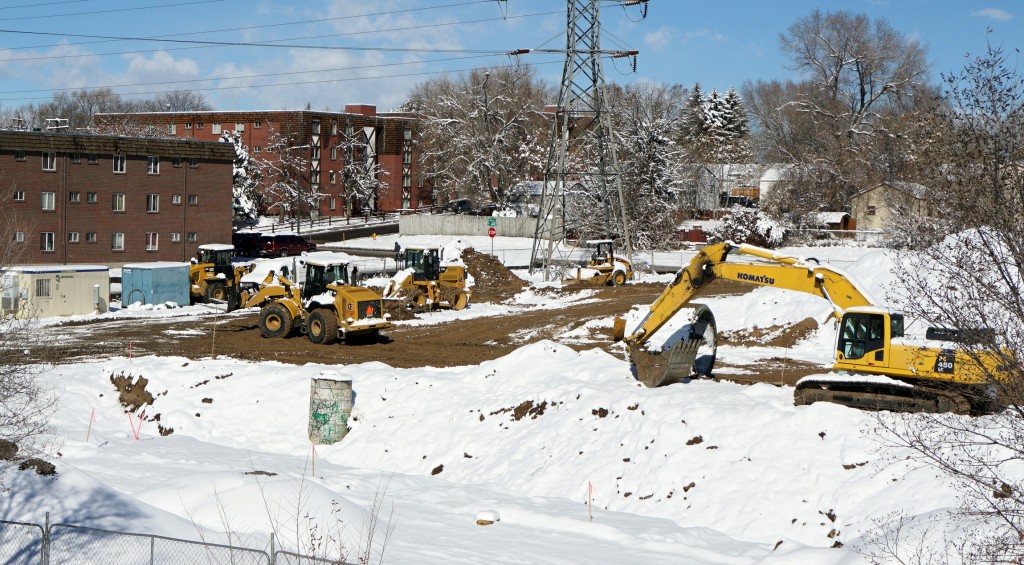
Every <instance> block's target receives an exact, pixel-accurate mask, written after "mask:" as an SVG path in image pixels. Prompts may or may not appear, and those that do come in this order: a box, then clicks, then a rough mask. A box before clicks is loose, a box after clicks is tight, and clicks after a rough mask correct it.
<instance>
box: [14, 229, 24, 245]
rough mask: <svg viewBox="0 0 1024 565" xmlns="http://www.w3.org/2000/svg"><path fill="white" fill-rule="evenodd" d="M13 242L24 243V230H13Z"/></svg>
mask: <svg viewBox="0 0 1024 565" xmlns="http://www.w3.org/2000/svg"><path fill="white" fill-rule="evenodd" d="M14 243H25V232H23V231H16V232H14Z"/></svg>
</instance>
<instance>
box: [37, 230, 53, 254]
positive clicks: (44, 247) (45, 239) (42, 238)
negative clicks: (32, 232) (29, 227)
mask: <svg viewBox="0 0 1024 565" xmlns="http://www.w3.org/2000/svg"><path fill="white" fill-rule="evenodd" d="M39 250H40V251H53V232H52V231H44V232H43V233H41V234H39Z"/></svg>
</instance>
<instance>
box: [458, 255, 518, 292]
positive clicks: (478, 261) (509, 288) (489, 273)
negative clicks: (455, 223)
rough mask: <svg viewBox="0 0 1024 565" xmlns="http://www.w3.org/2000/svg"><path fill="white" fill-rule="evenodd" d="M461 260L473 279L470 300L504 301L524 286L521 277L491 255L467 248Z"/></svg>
mask: <svg viewBox="0 0 1024 565" xmlns="http://www.w3.org/2000/svg"><path fill="white" fill-rule="evenodd" d="M462 261H463V262H464V263H465V264H466V268H467V270H468V271H469V274H470V275H472V277H473V281H474V282H473V298H472V301H471V302H504V301H506V300H508V299H509V298H512V297H513V296H515V295H516V294H518V293H519V292H522V290H523V288H525V287H526V282H525V281H523V279H521V278H519V277H517V276H515V275H514V274H512V271H509V270H508V269H506V268H505V265H502V264H501V261H498V259H497V257H494V256H493V255H488V254H486V253H479V252H477V250H475V249H473V248H469V249H466V250H465V251H463V252H462Z"/></svg>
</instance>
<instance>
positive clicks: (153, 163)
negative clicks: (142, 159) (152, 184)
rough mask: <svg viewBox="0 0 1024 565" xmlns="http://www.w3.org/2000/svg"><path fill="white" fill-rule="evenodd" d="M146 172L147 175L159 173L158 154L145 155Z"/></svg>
mask: <svg viewBox="0 0 1024 565" xmlns="http://www.w3.org/2000/svg"><path fill="white" fill-rule="evenodd" d="M146 174H148V175H159V174H160V156H159V155H149V156H147V157H146Z"/></svg>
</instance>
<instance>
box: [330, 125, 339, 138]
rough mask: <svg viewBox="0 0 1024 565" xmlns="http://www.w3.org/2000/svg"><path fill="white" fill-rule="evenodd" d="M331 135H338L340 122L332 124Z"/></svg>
mask: <svg viewBox="0 0 1024 565" xmlns="http://www.w3.org/2000/svg"><path fill="white" fill-rule="evenodd" d="M331 135H338V124H337V122H335V123H333V124H331Z"/></svg>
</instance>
